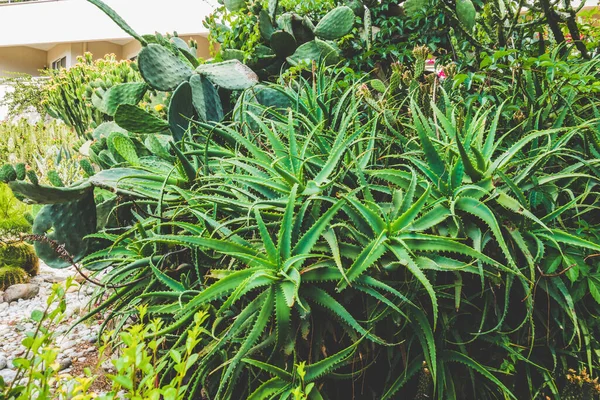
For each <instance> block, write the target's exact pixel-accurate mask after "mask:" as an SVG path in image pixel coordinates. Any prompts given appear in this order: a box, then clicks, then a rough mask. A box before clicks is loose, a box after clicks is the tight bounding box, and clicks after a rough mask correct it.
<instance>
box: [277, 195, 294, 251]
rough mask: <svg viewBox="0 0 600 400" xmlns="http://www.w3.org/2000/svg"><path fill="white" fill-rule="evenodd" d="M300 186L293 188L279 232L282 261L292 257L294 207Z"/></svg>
mask: <svg viewBox="0 0 600 400" xmlns="http://www.w3.org/2000/svg"><path fill="white" fill-rule="evenodd" d="M297 191H298V185H294V187H292V191H291V192H290V196H289V199H288V202H287V206H286V208H285V213H284V214H283V220H282V221H281V229H280V230H279V236H278V237H279V255H280V257H281V259H282V260H287V259H288V258H290V257H291V256H292V227H293V225H294V207H295V205H296V193H297Z"/></svg>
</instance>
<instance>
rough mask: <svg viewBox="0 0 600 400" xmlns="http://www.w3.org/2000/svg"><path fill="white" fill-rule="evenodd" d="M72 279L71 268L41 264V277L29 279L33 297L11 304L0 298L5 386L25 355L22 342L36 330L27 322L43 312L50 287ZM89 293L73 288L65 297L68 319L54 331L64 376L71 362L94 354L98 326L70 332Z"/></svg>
mask: <svg viewBox="0 0 600 400" xmlns="http://www.w3.org/2000/svg"><path fill="white" fill-rule="evenodd" d="M75 275H77V272H76V271H75V269H74V268H68V269H63V270H56V269H52V268H50V267H48V266H46V265H44V264H43V263H41V265H40V274H39V275H37V276H36V277H34V278H32V279H31V283H32V284H34V285H37V286H39V293H38V295H37V296H36V297H34V298H32V299H30V300H18V301H13V302H11V303H10V304H9V303H6V302H2V301H3V300H2V297H0V376H2V378H4V380H5V382H10V381H12V380H13V379H14V377H15V374H16V371H15V367H14V365H13V362H12V361H13V360H14V359H15V358H17V357H22V356H23V355H24V354H25V351H26V348H25V347H24V346H23V345H22V344H21V341H22V340H23V338H25V334H26V333H27V332H33V331H34V329H35V324H34V321H32V320H31V319H30V317H31V313H32V312H33V311H34V310H40V311H43V310H44V309H45V307H46V300H47V299H48V295H49V294H50V293H51V290H52V289H51V288H52V284H53V283H58V282H64V281H65V280H66V279H67V277H68V276H75ZM92 292H93V287H90V286H89V284H83V285H81V286H79V285H77V286H76V287H72V288H71V289H70V290H69V291H68V293H67V294H66V304H67V310H66V317H67V318H65V319H64V320H63V321H62V323H61V324H60V325H59V326H58V327H57V328H56V332H57V333H59V336H58V338H57V340H56V343H55V344H56V345H57V346H58V347H59V348H60V353H59V356H58V361H59V363H60V365H61V368H63V369H64V370H63V373H68V372H69V367H70V366H71V364H72V363H73V362H74V361H77V362H85V359H86V358H87V357H90V355H93V354H94V353H95V352H97V350H96V346H95V342H96V337H97V334H98V329H99V323H98V322H91V323H90V322H87V323H83V324H80V325H78V326H77V327H75V328H73V329H72V330H70V331H69V329H70V328H71V327H72V324H73V322H75V321H76V320H77V318H78V317H79V316H81V315H83V314H84V313H85V312H86V307H87V304H88V303H89V301H90V295H91V294H92Z"/></svg>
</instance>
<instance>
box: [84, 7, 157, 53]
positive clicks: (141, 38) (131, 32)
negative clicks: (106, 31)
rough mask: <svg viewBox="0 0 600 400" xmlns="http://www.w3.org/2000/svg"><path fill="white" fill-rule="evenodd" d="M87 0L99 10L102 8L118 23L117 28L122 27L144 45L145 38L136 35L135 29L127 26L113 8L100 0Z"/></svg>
mask: <svg viewBox="0 0 600 400" xmlns="http://www.w3.org/2000/svg"><path fill="white" fill-rule="evenodd" d="M88 1H89V2H90V3H92V4H93V5H95V6H96V7H98V8H99V9H100V10H102V11H103V12H104V13H105V14H106V15H107V16H108V17H110V19H112V20H113V21H114V22H115V23H116V24H117V25H119V28H121V29H123V30H124V31H125V32H126V33H128V34H129V36H131V37H133V38H134V39H136V40H137V41H138V42H140V43H141V44H142V45H146V40H144V38H143V37H141V36H140V35H138V34H137V33H136V31H134V30H133V28H132V27H131V26H129V25H128V24H127V22H125V20H124V19H123V18H121V17H120V16H119V14H117V13H116V12H115V10H113V9H112V8H110V7H109V6H107V5H106V4H104V2H102V1H101V0H88Z"/></svg>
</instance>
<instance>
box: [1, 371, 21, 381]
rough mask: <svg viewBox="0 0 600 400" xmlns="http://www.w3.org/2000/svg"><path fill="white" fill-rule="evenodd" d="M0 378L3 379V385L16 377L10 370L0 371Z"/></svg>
mask: <svg viewBox="0 0 600 400" xmlns="http://www.w3.org/2000/svg"><path fill="white" fill-rule="evenodd" d="M0 376H1V377H2V379H4V383H9V382H12V381H13V380H14V379H15V377H16V376H17V371H15V370H12V369H3V370H2V371H0Z"/></svg>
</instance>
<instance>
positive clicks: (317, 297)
mask: <svg viewBox="0 0 600 400" xmlns="http://www.w3.org/2000/svg"><path fill="white" fill-rule="evenodd" d="M302 295H303V296H304V297H306V298H307V299H310V300H312V301H313V302H315V303H316V304H318V305H319V306H321V307H323V308H324V309H326V310H327V311H329V312H330V313H331V314H332V315H333V316H334V317H335V318H338V319H340V320H341V321H342V322H343V323H345V324H346V325H348V326H350V327H351V328H352V329H354V330H355V331H356V332H358V333H360V334H361V335H363V336H365V337H366V338H368V339H369V340H371V341H373V342H375V343H378V344H382V345H385V344H386V342H385V341H383V340H382V339H380V338H379V337H377V336H375V335H373V334H372V333H370V332H368V331H367V330H366V329H365V328H363V327H362V325H360V324H359V323H358V321H357V320H356V319H355V318H354V317H353V316H352V315H351V314H350V313H349V312H348V310H346V308H345V307H344V306H342V305H341V304H340V303H339V302H338V301H337V300H336V299H334V298H333V297H332V296H331V295H330V294H329V293H327V292H326V291H324V290H323V289H319V288H318V287H315V286H310V287H307V288H303V289H302Z"/></svg>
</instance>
